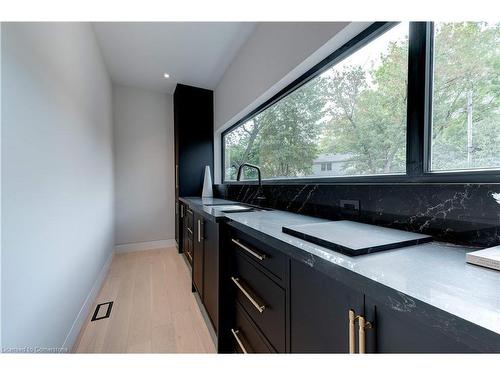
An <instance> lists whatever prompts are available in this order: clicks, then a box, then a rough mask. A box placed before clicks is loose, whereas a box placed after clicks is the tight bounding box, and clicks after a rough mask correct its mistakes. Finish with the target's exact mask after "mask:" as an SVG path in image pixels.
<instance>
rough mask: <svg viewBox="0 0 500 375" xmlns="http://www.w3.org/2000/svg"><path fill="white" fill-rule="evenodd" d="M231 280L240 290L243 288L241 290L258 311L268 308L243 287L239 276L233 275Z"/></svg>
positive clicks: (261, 311)
mask: <svg viewBox="0 0 500 375" xmlns="http://www.w3.org/2000/svg"><path fill="white" fill-rule="evenodd" d="M231 280H232V281H233V283H235V284H236V286H237V287H238V289H239V290H241V292H242V293H243V294H244V295H245V297H247V298H248V300H249V301H250V302H251V303H252V305H253V306H254V307H255V308H256V309H257V311H258V312H259V313H261V314H262V313H263V312H264V310H265V309H266V306H265V305H263V304H260V303H258V302H257V301H256V300H255V299H254V298H253V297H252V296H251V295H250V293H248V291H247V290H246V289H245V288H243V286H242V285H241V284H240V282H239V279H238V278H237V277H233V276H231Z"/></svg>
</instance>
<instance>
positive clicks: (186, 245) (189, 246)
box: [182, 205, 193, 265]
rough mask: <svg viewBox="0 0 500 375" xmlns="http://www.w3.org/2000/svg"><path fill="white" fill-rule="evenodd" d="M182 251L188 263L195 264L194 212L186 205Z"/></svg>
mask: <svg viewBox="0 0 500 375" xmlns="http://www.w3.org/2000/svg"><path fill="white" fill-rule="evenodd" d="M182 226H183V234H182V250H183V252H184V254H185V255H186V258H187V260H188V262H189V263H190V264H191V265H192V264H193V212H192V211H191V210H190V209H189V208H188V206H186V205H184V218H183V222H182Z"/></svg>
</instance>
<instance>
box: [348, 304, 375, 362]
mask: <svg viewBox="0 0 500 375" xmlns="http://www.w3.org/2000/svg"><path fill="white" fill-rule="evenodd" d="M356 320H357V321H358V353H359V354H364V353H366V329H367V328H368V329H369V328H372V327H373V324H372V323H371V322H368V321H367V320H366V319H365V317H364V316H362V315H356V312H355V311H354V310H353V309H350V310H349V354H355V353H356V329H355V325H356Z"/></svg>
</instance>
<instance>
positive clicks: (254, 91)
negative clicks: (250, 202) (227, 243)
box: [214, 22, 370, 183]
mask: <svg viewBox="0 0 500 375" xmlns="http://www.w3.org/2000/svg"><path fill="white" fill-rule="evenodd" d="M369 24H370V23H366V22H353V23H348V22H265V23H260V24H259V25H258V26H257V27H256V29H255V31H254V32H253V34H252V35H251V36H250V38H249V39H248V41H247V42H246V43H245V44H244V45H243V47H242V48H241V49H240V51H239V52H238V54H237V55H236V57H235V59H234V60H233V61H232V62H231V64H230V65H229V67H228V68H227V70H226V72H225V73H224V76H223V77H222V79H221V81H220V82H219V84H218V85H217V88H216V89H215V109H214V115H215V125H214V149H215V158H214V160H215V166H214V170H215V173H214V175H215V182H216V183H220V180H221V178H220V168H221V167H220V162H221V160H220V157H221V155H220V134H221V132H222V131H223V130H224V129H226V128H228V127H229V126H231V125H232V124H233V123H235V122H236V121H237V120H239V119H241V118H242V117H243V116H245V115H246V114H247V113H249V112H250V111H252V110H253V109H255V108H256V107H257V106H259V105H260V104H262V103H263V102H265V101H266V100H267V99H269V98H271V97H272V96H273V95H274V94H276V93H277V92H278V91H280V90H281V89H283V88H284V87H286V86H287V85H288V84H290V83H291V82H293V81H294V80H295V79H296V78H298V77H299V76H300V75H301V74H303V73H305V72H306V71H307V70H308V69H310V68H311V67H312V66H314V65H315V64H317V63H318V62H320V61H321V60H322V59H324V58H325V57H327V56H328V55H329V54H331V53H332V52H333V51H335V50H336V49H337V48H339V47H340V46H342V45H343V44H344V43H346V42H347V41H348V40H350V39H352V38H353V37H354V36H355V35H356V34H358V33H359V32H361V31H362V30H363V29H365V28H366V27H368V26H369Z"/></svg>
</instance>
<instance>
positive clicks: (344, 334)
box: [290, 260, 363, 353]
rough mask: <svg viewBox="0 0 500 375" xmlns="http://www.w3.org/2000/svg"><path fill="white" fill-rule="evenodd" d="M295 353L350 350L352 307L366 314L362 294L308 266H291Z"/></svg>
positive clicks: (291, 314)
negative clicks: (350, 313)
mask: <svg viewBox="0 0 500 375" xmlns="http://www.w3.org/2000/svg"><path fill="white" fill-rule="evenodd" d="M290 293H291V294H290V329H291V333H290V339H291V343H290V344H291V352H292V353H348V352H349V310H350V309H353V310H354V311H355V312H356V313H357V314H362V313H363V294H361V293H358V292H356V291H354V290H353V289H351V288H349V287H348V286H346V285H344V284H341V283H339V282H337V281H335V280H333V279H331V278H330V277H328V276H326V275H324V274H323V273H321V272H319V271H317V270H315V269H314V268H312V267H310V266H309V265H306V264H303V263H299V262H298V261H294V260H292V262H291V269H290Z"/></svg>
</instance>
